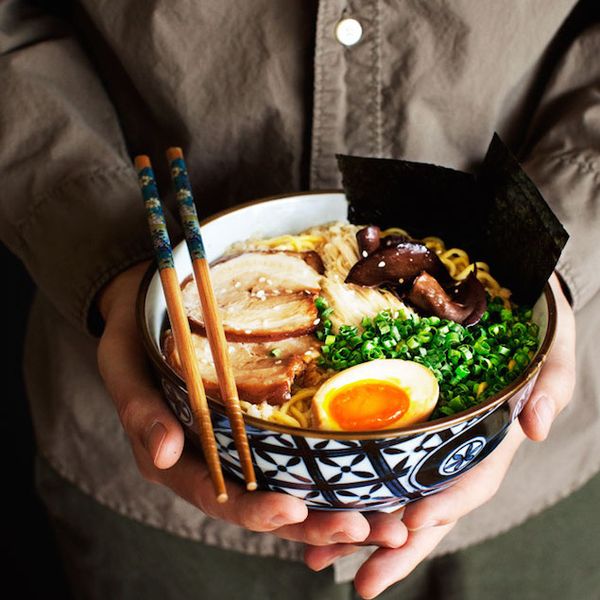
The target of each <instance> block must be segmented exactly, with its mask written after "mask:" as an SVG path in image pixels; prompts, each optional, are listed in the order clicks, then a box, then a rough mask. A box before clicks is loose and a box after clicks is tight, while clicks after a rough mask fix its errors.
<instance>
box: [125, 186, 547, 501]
mask: <svg viewBox="0 0 600 600" xmlns="http://www.w3.org/2000/svg"><path fill="white" fill-rule="evenodd" d="M347 211H348V204H347V201H346V198H345V196H344V194H342V193H337V192H336V193H312V194H306V193H304V194H297V195H290V196H285V197H280V198H273V199H267V200H263V201H258V202H253V203H250V204H247V205H244V206H241V207H239V208H237V209H235V210H232V211H227V212H224V213H221V214H219V215H216V216H215V217H213V218H211V219H209V220H207V221H205V222H204V223H203V230H202V231H203V237H204V240H205V245H206V249H207V255H208V259H209V260H210V261H214V260H216V259H218V258H219V257H221V255H222V254H223V253H224V252H225V250H226V249H227V248H228V247H229V246H231V244H233V243H235V242H239V241H243V240H245V239H248V238H267V237H275V236H280V235H285V234H290V233H292V234H293V233H298V232H300V231H304V230H306V229H309V228H311V227H313V226H318V225H321V224H323V223H329V222H334V221H346V220H347ZM175 261H176V268H177V271H178V273H179V277H180V281H182V282H183V281H184V280H185V278H186V277H188V276H189V275H190V273H191V272H192V268H191V264H190V260H189V256H188V254H187V251H186V248H185V247H184V245H182V244H180V245H179V246H178V247H177V248H176V249H175ZM137 312H138V321H139V325H140V328H141V331H142V335H143V341H144V345H145V349H146V351H147V352H148V355H149V357H150V359H151V362H152V365H153V368H154V370H155V372H156V375H157V377H158V379H159V381H160V385H161V386H162V390H163V394H164V397H165V399H166V401H167V402H168V403H169V405H170V406H171V408H172V409H173V411H174V412H175V414H176V415H177V417H178V419H179V420H180V421H181V423H182V425H183V426H184V428H185V430H186V434H187V436H188V438H189V439H190V440H191V441H192V442H196V443H198V445H199V433H198V430H197V428H196V423H194V421H193V418H192V412H191V409H190V406H189V403H188V398H187V393H186V390H185V384H184V382H183V380H182V379H181V377H180V376H179V375H178V374H177V373H176V371H175V370H174V369H173V368H171V366H170V365H169V364H168V363H167V361H166V360H165V358H164V356H163V351H162V349H161V340H162V335H163V331H164V326H165V317H166V307H165V302H164V298H163V295H162V291H161V286H160V281H159V279H158V275H157V273H156V270H155V269H154V268H150V269H149V271H148V273H147V274H146V277H145V279H144V281H143V283H142V286H141V288H140V293H139V297H138V307H137ZM532 320H533V322H535V323H536V324H537V326H538V327H539V346H538V348H537V351H536V353H535V355H534V356H533V358H532V360H531V362H530V363H529V365H528V366H527V368H526V369H525V370H524V371H523V372H522V373H521V374H520V375H519V377H518V378H517V379H515V380H514V381H512V382H511V383H510V384H509V385H508V386H506V387H505V388H504V389H502V390H500V391H499V392H498V393H495V394H494V395H492V396H491V397H490V398H488V399H487V400H485V401H484V402H482V403H481V404H478V405H477V406H474V407H473V408H470V409H468V410H464V411H462V412H459V413H458V414H454V415H451V416H447V417H444V418H438V419H434V420H430V421H425V422H420V423H417V424H413V425H409V426H404V427H393V426H392V428H387V429H377V430H371V431H360V430H352V431H334V430H327V429H309V428H303V427H293V426H288V425H285V424H280V423H274V422H271V421H266V420H263V419H260V418H256V417H253V416H249V415H245V416H244V419H245V422H246V429H247V434H248V439H249V444H250V448H251V452H252V458H253V462H254V466H255V469H256V475H257V481H258V483H259V488H261V489H264V490H273V491H278V492H285V493H288V494H292V495H294V496H297V497H299V498H301V499H303V500H304V501H305V502H306V504H307V505H308V506H309V508H313V509H322V510H364V511H368V510H394V509H397V508H399V507H400V506H402V505H404V504H406V503H408V502H411V501H413V500H416V499H419V498H421V497H423V496H427V495H429V494H433V493H435V492H437V491H440V490H442V489H444V488H445V487H447V486H448V485H451V484H452V483H453V481H454V480H456V478H457V477H459V476H460V475H462V474H464V473H465V472H466V471H468V470H469V469H471V468H472V467H474V466H475V465H476V464H478V463H479V462H480V461H481V460H483V459H484V458H485V457H486V456H488V455H489V454H490V453H491V452H492V451H493V450H494V448H495V447H496V446H497V445H498V444H499V443H500V441H501V440H502V439H503V438H504V436H505V434H506V432H507V429H508V427H509V425H510V424H511V422H512V421H513V420H514V419H515V418H516V417H517V416H518V414H519V412H520V411H521V408H522V407H523V405H524V404H525V402H526V400H527V398H528V397H529V394H530V393H531V390H532V388H533V386H534V384H535V381H536V379H537V376H538V374H539V371H540V369H541V366H542V363H543V361H544V359H545V357H546V354H547V352H548V350H549V348H550V345H551V342H552V339H553V336H554V330H555V321H556V310H555V302H554V297H553V295H552V291H551V289H550V287H549V286H548V285H547V286H546V287H545V289H544V292H543V294H542V295H541V297H540V298H539V299H538V300H537V302H536V304H535V306H534V307H533V313H532ZM354 368H356V367H354ZM342 373H343V372H342ZM209 403H210V408H211V411H212V416H213V424H214V430H215V436H216V440H217V445H218V449H219V454H220V457H221V461H222V464H223V468H224V469H225V471H226V472H227V473H228V474H229V475H231V476H232V477H233V478H235V479H238V480H240V481H243V477H242V471H241V466H240V463H239V458H238V455H237V452H236V450H235V445H234V442H233V435H232V432H231V428H230V426H229V422H228V420H227V418H226V416H225V410H224V408H223V406H222V404H221V403H220V402H219V401H218V400H217V399H210V398H209Z"/></svg>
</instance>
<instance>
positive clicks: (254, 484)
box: [246, 481, 258, 492]
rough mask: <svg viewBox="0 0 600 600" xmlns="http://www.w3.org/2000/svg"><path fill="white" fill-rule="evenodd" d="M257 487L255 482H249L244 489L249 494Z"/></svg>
mask: <svg viewBox="0 0 600 600" xmlns="http://www.w3.org/2000/svg"><path fill="white" fill-rule="evenodd" d="M257 487H258V485H256V481H249V482H248V483H247V484H246V489H247V490H248V491H249V492H253V491H254V490H255V489H256V488H257Z"/></svg>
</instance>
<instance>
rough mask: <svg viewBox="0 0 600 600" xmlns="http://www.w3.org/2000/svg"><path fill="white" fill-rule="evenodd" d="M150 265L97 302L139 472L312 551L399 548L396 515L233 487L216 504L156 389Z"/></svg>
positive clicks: (105, 366) (401, 532) (108, 376)
mask: <svg viewBox="0 0 600 600" xmlns="http://www.w3.org/2000/svg"><path fill="white" fill-rule="evenodd" d="M147 266H148V263H141V264H139V265H136V266H134V267H132V268H130V269H128V270H127V271H124V272H123V273H121V274H120V275H118V276H117V277H115V279H113V280H112V281H111V282H110V283H109V284H108V285H107V286H106V287H105V288H104V290H103V291H102V292H101V294H100V295H99V298H98V308H99V310H100V312H101V314H102V316H103V318H104V321H105V324H106V325H105V329H104V332H103V334H102V337H101V339H100V344H99V347H98V365H99V369H100V373H101V375H102V378H103V379H104V382H105V385H106V387H107V389H108V391H109V393H110V395H111V397H112V399H113V401H114V403H115V407H116V410H117V412H118V414H119V417H120V419H121V423H122V425H123V428H124V430H125V432H126V433H127V435H128V437H129V441H130V443H131V448H132V451H133V454H134V457H135V460H136V462H137V466H138V468H139V470H140V472H141V474H142V475H143V476H144V477H145V478H146V479H147V480H149V481H152V482H155V483H158V484H162V485H165V486H167V487H169V488H170V489H171V490H173V491H174V492H175V493H176V494H177V495H179V496H181V497H182V498H184V499H185V500H187V501H188V502H190V503H191V504H193V505H194V506H197V507H198V508H199V509H200V510H202V511H203V512H204V513H206V514H207V515H209V516H211V517H213V518H217V519H223V520H225V521H228V522H230V523H234V524H236V525H239V526H241V527H244V528H246V529H250V530H252V531H270V532H272V533H274V534H275V535H278V536H279V537H282V538H285V539H289V540H294V541H299V542H304V543H307V544H311V545H312V546H319V545H322V544H332V543H338V542H346V543H349V542H350V543H352V542H354V543H361V542H362V543H370V544H377V545H379V546H384V547H398V546H401V545H402V544H403V543H404V542H405V541H406V537H407V530H406V527H405V525H404V524H403V523H402V522H401V521H400V520H399V519H397V518H394V517H392V516H390V515H385V514H375V515H372V516H366V517H365V516H363V515H361V514H360V513H358V512H351V513H342V512H327V513H325V512H319V511H310V512H309V511H308V510H307V508H306V505H305V504H304V502H303V501H302V500H300V499H298V498H294V497H293V496H290V495H287V494H279V493H275V492H247V491H246V490H245V489H244V488H243V486H241V485H237V484H235V483H232V482H231V481H227V490H228V493H229V501H228V502H226V503H224V504H219V503H218V502H217V500H216V497H215V493H214V491H213V487H212V482H211V479H210V475H209V472H208V468H207V467H206V465H205V464H204V462H203V461H202V460H201V459H200V458H199V457H198V454H197V453H195V452H194V451H192V450H184V434H183V429H182V427H181V425H180V424H179V422H178V421H177V419H176V418H175V416H174V415H173V413H172V412H171V411H170V409H169V408H168V407H167V405H166V404H165V402H164V400H163V399H162V398H161V395H160V392H159V390H158V389H156V387H155V385H154V383H153V381H152V378H151V375H150V372H149V370H148V366H147V363H146V360H145V355H144V351H143V348H142V344H141V341H140V338H139V333H138V330H137V326H136V321H135V309H134V307H135V301H136V295H137V291H138V287H139V284H140V281H141V279H142V276H143V274H144V272H145V270H146V268H147ZM350 547H351V548H353V547H352V546H350Z"/></svg>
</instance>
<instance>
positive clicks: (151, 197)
mask: <svg viewBox="0 0 600 600" xmlns="http://www.w3.org/2000/svg"><path fill="white" fill-rule="evenodd" d="M138 181H139V184H140V189H141V190H142V196H143V198H144V206H145V207H146V217H147V220H148V226H149V227H150V235H151V236H152V245H153V246H154V254H155V256H156V261H157V263H158V268H159V269H161V270H162V269H173V268H175V263H174V261H173V251H172V249H171V240H170V238H169V233H168V231H167V222H166V220H165V215H164V212H163V209H162V204H161V202H160V197H159V195H158V187H157V186H156V180H155V178H154V171H153V170H152V167H143V168H142V169H139V170H138Z"/></svg>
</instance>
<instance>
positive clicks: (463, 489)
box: [305, 276, 575, 598]
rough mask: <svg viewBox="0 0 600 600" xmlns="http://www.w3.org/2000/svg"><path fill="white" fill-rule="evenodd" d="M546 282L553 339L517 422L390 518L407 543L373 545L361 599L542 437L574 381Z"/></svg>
mask: <svg viewBox="0 0 600 600" xmlns="http://www.w3.org/2000/svg"><path fill="white" fill-rule="evenodd" d="M550 284H551V286H552V289H553V291H554V294H555V297H556V300H557V329H556V337H555V340H554V344H553V346H552V350H551V352H550V353H549V354H548V357H547V359H546V363H545V365H544V367H543V369H542V371H541V373H540V376H539V378H538V381H537V383H536V385H535V388H534V390H533V392H532V394H531V397H530V399H529V401H528V402H527V404H526V405H525V407H524V408H523V411H522V412H521V415H520V416H519V420H518V422H515V423H513V425H512V426H511V428H510V431H509V433H508V435H507V436H506V438H505V439H504V441H503V442H502V443H501V444H500V445H499V446H498V448H497V449H496V450H495V451H494V452H493V453H492V454H491V455H490V456H489V457H487V458H486V459H485V460H484V461H482V462H481V463H480V464H479V465H477V466H476V467H474V468H473V469H472V470H470V471H469V472H467V473H466V474H465V475H464V476H463V477H461V479H460V480H459V481H458V482H457V483H456V484H455V485H453V486H452V487H450V488H448V489H446V490H444V491H443V492H440V493H438V494H434V495H432V496H428V497H427V498H424V499H423V500H419V501H417V502H414V503H412V504H409V505H408V506H407V507H406V509H405V510H404V511H399V513H400V514H397V515H396V518H397V519H398V520H400V518H402V520H403V522H404V523H405V524H406V526H407V527H408V529H409V534H408V539H407V542H406V544H404V545H403V546H402V547H400V548H397V549H389V548H379V549H377V550H376V551H375V552H374V553H373V554H372V555H371V556H370V557H369V558H368V559H367V560H366V561H365V563H364V564H363V565H362V566H361V568H360V569H359V571H358V573H357V574H356V577H355V580H354V582H355V586H356V589H357V591H358V593H359V594H360V595H361V596H362V597H363V598H374V597H375V596H377V595H379V594H380V593H381V592H383V591H384V590H385V589H386V588H388V587H389V586H390V585H392V584H394V583H396V582H398V581H400V580H401V579H404V578H405V577H407V576H408V575H409V574H410V573H411V572H412V571H413V570H414V569H415V568H416V567H417V566H418V565H419V564H420V563H421V562H422V561H423V560H425V559H426V558H427V556H428V555H429V554H430V553H431V552H432V551H433V549H434V548H435V547H436V546H437V545H438V544H439V543H440V542H441V541H442V539H443V538H444V537H445V536H446V535H447V534H448V533H449V532H450V530H451V529H452V528H453V527H454V525H455V524H456V522H457V521H458V519H460V518H461V517H463V516H465V515H466V514H468V513H469V512H471V511H472V510H475V509H476V508H478V507H479V506H481V505H482V504H484V503H485V502H487V501H488V500H489V499H491V498H492V497H493V496H494V494H495V493H496V491H497V490H498V488H499V486H500V484H501V482H502V480H503V479H504V475H505V474H506V471H507V470H508V467H509V465H510V463H511V461H512V459H513V457H514V455H515V453H516V451H517V449H518V447H519V446H520V444H521V443H522V441H523V440H524V439H525V438H526V437H529V438H530V439H531V440H534V441H541V440H544V439H545V438H546V437H547V435H548V433H549V430H550V427H551V425H552V422H553V421H554V419H555V418H556V416H557V415H558V414H559V413H560V411H561V410H562V409H563V408H564V407H565V406H566V405H567V404H568V402H569V401H570V399H571V395H572V393H573V387H574V384H575V320H574V316H573V311H572V310H571V307H570V306H569V303H568V302H567V300H566V298H565V296H564V294H563V292H562V289H561V287H560V283H559V282H558V279H557V278H556V276H553V277H552V278H551V280H550ZM402 512H403V515H402ZM400 515H402V516H400ZM389 516H390V517H393V515H389ZM357 549H358V546H353V545H350V544H334V545H329V546H327V545H324V546H319V547H316V546H307V547H306V549H305V562H306V564H307V565H308V566H309V567H310V568H312V569H314V570H317V571H318V570H321V569H323V568H325V567H327V566H328V565H330V564H332V563H333V562H334V561H335V560H336V559H337V558H339V557H340V556H344V555H347V554H350V553H352V552H353V551H356V550H357Z"/></svg>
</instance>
